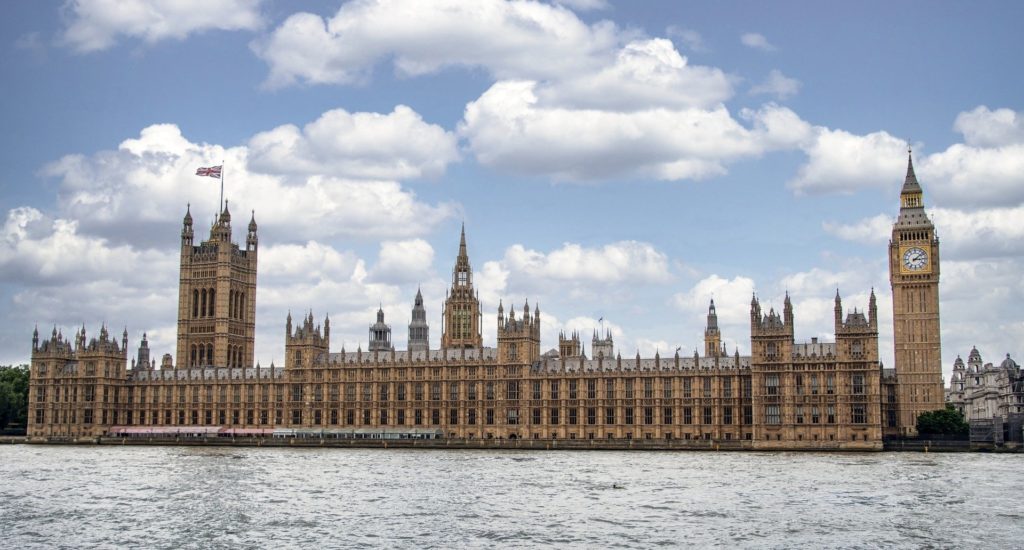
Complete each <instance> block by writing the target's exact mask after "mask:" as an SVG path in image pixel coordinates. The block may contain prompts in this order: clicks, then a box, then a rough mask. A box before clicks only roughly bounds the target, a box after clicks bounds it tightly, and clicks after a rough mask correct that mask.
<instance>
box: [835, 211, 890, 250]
mask: <svg viewBox="0 0 1024 550" xmlns="http://www.w3.org/2000/svg"><path fill="white" fill-rule="evenodd" d="M893 221H894V220H893V219H892V216H889V215H888V214H879V215H877V216H873V217H871V218H864V219H862V220H859V221H856V222H854V223H852V224H842V223H838V222H828V221H827V222H822V224H821V227H822V229H824V230H825V231H826V232H828V233H831V234H833V235H835V236H836V237H839V238H840V239H843V240H847V241H853V242H859V243H865V244H882V243H885V242H886V241H888V240H889V235H890V233H891V232H892V224H893Z"/></svg>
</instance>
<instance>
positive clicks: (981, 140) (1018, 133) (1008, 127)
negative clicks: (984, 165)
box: [953, 105, 1024, 147]
mask: <svg viewBox="0 0 1024 550" xmlns="http://www.w3.org/2000/svg"><path fill="white" fill-rule="evenodd" d="M953 129H954V130H956V131H957V132H960V133H961V134H963V136H964V143H966V144H967V145H971V146H975V147H999V146H1001V145H1009V144H1013V143H1024V114H1022V113H1018V112H1016V111H1014V110H1012V109H996V110H995V111H992V110H989V108H988V107H986V106H984V105H980V106H978V107H975V109H974V110H973V111H965V112H962V113H960V114H959V115H957V117H956V122H954V123H953Z"/></svg>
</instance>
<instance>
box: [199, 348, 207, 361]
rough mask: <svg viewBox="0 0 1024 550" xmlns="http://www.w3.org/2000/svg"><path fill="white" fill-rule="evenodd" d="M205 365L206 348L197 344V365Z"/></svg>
mask: <svg viewBox="0 0 1024 550" xmlns="http://www.w3.org/2000/svg"><path fill="white" fill-rule="evenodd" d="M204 365H206V348H205V347H204V346H199V366H204Z"/></svg>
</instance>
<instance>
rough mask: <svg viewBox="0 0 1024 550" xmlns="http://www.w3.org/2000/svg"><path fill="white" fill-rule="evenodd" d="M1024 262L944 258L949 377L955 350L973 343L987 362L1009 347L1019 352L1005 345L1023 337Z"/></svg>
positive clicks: (944, 340)
mask: <svg viewBox="0 0 1024 550" xmlns="http://www.w3.org/2000/svg"><path fill="white" fill-rule="evenodd" d="M1022 272H1024V261H1022V260H1021V258H1020V257H1019V256H1018V257H1014V258H995V259H988V260H977V259H971V260H966V261H958V260H952V261H949V260H944V261H943V262H942V284H941V286H940V287H939V288H940V292H941V297H942V351H943V354H942V366H943V371H944V372H945V373H946V377H945V378H946V380H948V379H949V376H948V375H949V373H950V372H951V371H952V365H953V360H954V359H955V358H956V354H958V353H960V354H963V355H964V356H966V355H967V353H968V352H969V351H970V349H971V346H974V345H976V346H978V349H979V350H981V352H982V353H983V354H984V355H985V359H986V360H987V361H992V360H1001V359H1002V357H1003V356H1004V354H1006V353H1007V352H1009V353H1013V354H1014V356H1015V357H1016V356H1017V354H1020V353H1021V350H1020V349H1019V348H1018V349H1012V348H1011V349H1006V348H1005V347H1003V346H1005V345H1006V344H1007V343H1008V342H1017V343H1019V342H1021V341H1022V337H1024V331H1022V329H1024V324H1022V323H1021V322H1020V321H1019V319H1020V305H1021V304H1022V303H1024V277H1021V273H1022Z"/></svg>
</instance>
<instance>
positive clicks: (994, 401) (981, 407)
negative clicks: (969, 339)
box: [946, 347, 1024, 422]
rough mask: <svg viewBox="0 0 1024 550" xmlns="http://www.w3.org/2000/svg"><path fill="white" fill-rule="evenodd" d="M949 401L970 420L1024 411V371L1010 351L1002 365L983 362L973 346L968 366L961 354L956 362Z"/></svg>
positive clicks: (947, 391) (968, 357)
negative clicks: (1012, 357) (1011, 356)
mask: <svg viewBox="0 0 1024 550" xmlns="http://www.w3.org/2000/svg"><path fill="white" fill-rule="evenodd" d="M946 403H948V404H950V405H953V406H954V407H956V409H957V410H959V411H960V412H962V413H963V415H964V418H965V419H967V421H968V422H970V421H972V420H988V419H992V418H1009V417H1010V415H1011V414H1014V413H1024V371H1022V369H1021V367H1020V365H1018V364H1017V362H1016V361H1014V360H1013V359H1011V358H1010V354H1009V353H1007V354H1006V358H1005V359H1003V361H1002V362H1001V363H1000V364H999V365H993V364H992V363H984V364H982V359H981V353H979V352H978V348H976V347H975V348H971V352H970V353H969V354H968V355H967V364H966V365H965V364H964V360H963V359H962V358H960V356H957V358H956V361H954V362H953V374H952V375H951V376H950V379H949V388H948V389H947V390H946Z"/></svg>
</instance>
